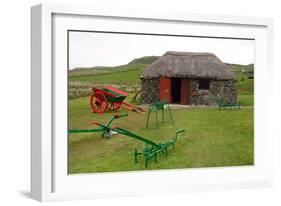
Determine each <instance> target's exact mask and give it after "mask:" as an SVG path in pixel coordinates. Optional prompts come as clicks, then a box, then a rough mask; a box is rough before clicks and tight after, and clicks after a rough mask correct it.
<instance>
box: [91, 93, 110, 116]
mask: <svg viewBox="0 0 281 206" xmlns="http://www.w3.org/2000/svg"><path fill="white" fill-rule="evenodd" d="M90 105H91V108H92V110H93V112H94V113H104V112H106V111H107V108H108V102H107V99H106V96H105V95H104V94H103V93H102V92H95V93H94V94H93V95H92V96H91V99H90Z"/></svg>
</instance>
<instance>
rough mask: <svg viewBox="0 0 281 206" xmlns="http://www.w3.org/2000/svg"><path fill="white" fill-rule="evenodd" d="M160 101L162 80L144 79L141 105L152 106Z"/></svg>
mask: <svg viewBox="0 0 281 206" xmlns="http://www.w3.org/2000/svg"><path fill="white" fill-rule="evenodd" d="M159 99H160V79H159V78H154V79H142V92H141V103H142V104H150V103H152V102H155V101H159Z"/></svg>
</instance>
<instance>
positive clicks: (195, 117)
mask: <svg viewBox="0 0 281 206" xmlns="http://www.w3.org/2000/svg"><path fill="white" fill-rule="evenodd" d="M243 98H244V100H243ZM248 98H249V97H248ZM245 99H247V97H244V96H243V97H242V99H240V100H242V101H245ZM247 101H248V100H247ZM69 112H70V113H69V118H70V119H69V127H70V128H71V129H75V128H80V129H81V128H92V127H95V126H93V125H90V124H89V122H90V121H99V122H101V123H105V122H106V121H107V120H108V119H109V118H110V117H111V115H112V114H113V113H105V114H102V115H98V114H93V113H92V112H91V110H90V107H89V99H88V98H87V97H85V98H79V99H75V100H70V101H69ZM120 112H123V111H122V110H121V111H120ZM173 114H174V119H175V124H174V125H172V124H169V123H164V124H163V125H160V128H159V129H145V120H146V116H145V114H135V113H132V112H129V116H128V117H125V118H121V119H118V120H117V121H116V122H115V123H114V125H118V126H120V127H123V128H126V129H128V130H130V131H133V132H135V133H138V134H141V135H143V136H144V137H147V138H149V139H151V140H153V141H156V142H165V141H167V140H169V139H171V137H172V136H173V134H174V133H175V132H176V131H177V130H180V129H186V133H185V135H184V136H182V137H180V138H179V140H178V142H177V144H176V147H175V149H174V150H173V149H170V150H169V155H168V156H167V157H166V156H164V155H163V156H160V157H159V161H158V163H154V162H153V161H152V162H150V164H149V165H148V168H145V167H144V162H143V160H142V159H141V158H140V162H139V163H138V164H135V163H134V159H133V152H134V149H135V148H137V149H142V148H143V146H144V145H143V144H142V143H141V142H138V141H136V140H134V139H131V138H129V137H126V136H122V135H116V136H114V137H112V138H110V139H105V138H101V137H100V134H98V133H93V134H91V133H86V134H71V135H70V138H69V143H70V144H69V173H71V174H73V173H92V172H110V171H132V170H145V169H147V170H151V169H166V168H195V167H215V166H237V165H252V164H253V163H254V145H253V144H254V134H253V133H254V124H253V108H251V107H250V108H242V109H240V110H226V111H224V110H223V111H220V110H218V109H215V108H213V109H211V108H207V109H198V108H190V109H176V110H173Z"/></svg>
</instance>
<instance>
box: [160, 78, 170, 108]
mask: <svg viewBox="0 0 281 206" xmlns="http://www.w3.org/2000/svg"><path fill="white" fill-rule="evenodd" d="M165 99H166V100H167V101H168V102H169V103H171V102H172V99H171V78H169V77H160V101H163V100H165Z"/></svg>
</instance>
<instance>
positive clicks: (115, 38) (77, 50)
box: [69, 32, 254, 69]
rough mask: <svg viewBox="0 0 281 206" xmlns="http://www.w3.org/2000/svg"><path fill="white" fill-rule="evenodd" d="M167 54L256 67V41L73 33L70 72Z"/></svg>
mask: <svg viewBox="0 0 281 206" xmlns="http://www.w3.org/2000/svg"><path fill="white" fill-rule="evenodd" d="M166 51H184V52H212V53H214V54H215V55H216V56H217V57H219V58H220V59H221V60H222V61H223V62H226V63H236V64H250V63H254V40H236V39H217V38H198V37H174V36H155V35H136V34H109V33H94V32H69V68H70V69H73V68H76V67H93V66H117V65H123V64H127V63H128V62H130V61H132V60H133V59H135V58H139V57H143V56H151V55H157V56H161V55H163V54H164V53H165V52H166Z"/></svg>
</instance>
